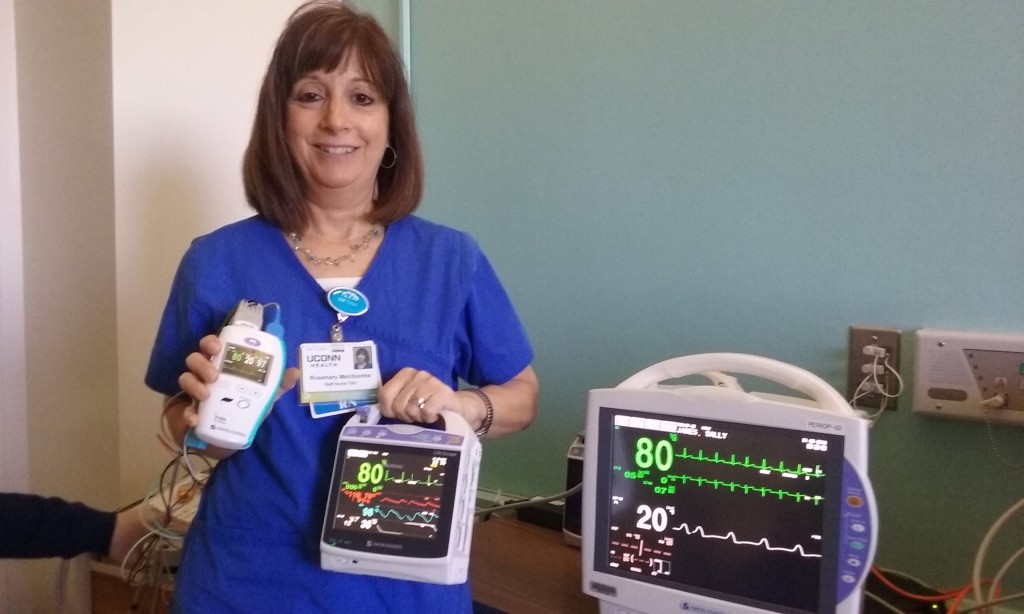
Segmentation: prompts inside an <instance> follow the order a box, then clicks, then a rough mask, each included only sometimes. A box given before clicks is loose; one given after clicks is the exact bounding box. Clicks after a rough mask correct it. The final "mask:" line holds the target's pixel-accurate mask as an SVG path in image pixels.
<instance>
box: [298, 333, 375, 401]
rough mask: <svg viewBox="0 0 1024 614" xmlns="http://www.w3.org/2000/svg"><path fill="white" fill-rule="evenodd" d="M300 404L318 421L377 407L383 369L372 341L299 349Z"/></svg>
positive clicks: (309, 345) (307, 346) (318, 345)
mask: <svg viewBox="0 0 1024 614" xmlns="http://www.w3.org/2000/svg"><path fill="white" fill-rule="evenodd" d="M299 372H300V373H301V376H300V378H299V402H300V403H303V404H308V405H309V412H310V414H311V415H312V416H313V417H314V418H324V417H326V416H333V415H335V414H340V413H342V412H346V411H351V410H352V409H355V408H359V407H365V406H368V405H374V404H376V403H377V392H378V391H379V390H380V369H379V368H378V367H377V345H376V344H375V343H374V342H372V341H357V342H347V343H304V344H302V345H301V346H299Z"/></svg>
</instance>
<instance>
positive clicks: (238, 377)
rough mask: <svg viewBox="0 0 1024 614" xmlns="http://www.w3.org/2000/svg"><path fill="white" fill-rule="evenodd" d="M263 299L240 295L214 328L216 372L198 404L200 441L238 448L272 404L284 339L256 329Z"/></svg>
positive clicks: (247, 440) (243, 445) (253, 433)
mask: <svg viewBox="0 0 1024 614" xmlns="http://www.w3.org/2000/svg"><path fill="white" fill-rule="evenodd" d="M262 328H263V305H261V304H259V303H256V302H253V301H245V300H243V301H241V302H240V303H239V304H238V306H237V307H236V308H235V311H234V313H233V314H232V315H231V320H230V321H229V323H228V324H227V326H225V327H224V328H222V329H221V331H220V335H219V336H220V343H221V349H220V353H218V354H217V355H216V356H214V357H213V364H214V366H215V367H217V368H218V369H219V370H220V375H219V376H218V377H217V381H215V382H214V383H213V384H212V385H211V386H210V397H209V398H208V399H207V400H205V401H203V402H202V403H200V404H199V411H198V414H199V423H198V424H197V425H196V427H195V435H196V437H198V438H199V439H201V440H203V441H205V442H206V443H209V444H213V445H215V446H220V447H222V448H228V449H231V450H241V449H243V448H248V447H249V446H250V445H252V440H253V437H255V436H256V430H257V429H258V428H259V426H260V424H262V423H263V419H264V418H265V417H266V416H267V412H268V411H270V407H271V406H272V405H273V404H274V397H275V395H276V394H277V390H278V387H279V386H280V385H281V377H282V376H283V375H284V362H285V359H284V341H282V340H281V338H279V337H277V336H275V335H273V334H271V333H268V332H264V331H263V330H262Z"/></svg>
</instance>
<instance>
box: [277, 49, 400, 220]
mask: <svg viewBox="0 0 1024 614" xmlns="http://www.w3.org/2000/svg"><path fill="white" fill-rule="evenodd" d="M359 66H360V63H359V59H358V58H357V57H350V58H347V61H343V62H342V63H341V65H340V66H339V67H338V68H336V69H335V70H333V71H330V72H327V71H320V70H318V71H314V72H311V73H309V74H307V75H305V76H303V77H302V78H300V79H299V80H298V81H297V82H296V83H295V85H294V86H293V87H292V91H291V95H290V97H289V99H288V112H287V137H288V146H289V149H290V150H291V153H292V156H293V158H294V159H295V161H296V163H297V164H298V166H299V168H300V169H301V170H302V174H303V177H304V178H305V181H306V186H307V190H308V191H307V195H308V196H309V198H310V200H311V201H312V202H313V203H315V204H327V203H328V202H333V201H335V200H337V199H339V198H342V199H345V200H346V202H358V203H359V204H363V205H371V204H372V199H373V190H374V184H375V181H376V177H377V169H378V167H379V166H380V162H381V159H382V158H383V156H384V150H385V148H386V147H387V145H388V106H387V104H386V103H385V101H384V99H383V97H382V96H381V95H380V93H379V92H378V89H377V88H376V87H375V86H374V85H373V84H372V83H370V82H369V81H368V80H367V78H366V76H365V75H363V74H362V72H361V71H360V70H359Z"/></svg>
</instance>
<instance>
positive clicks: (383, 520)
mask: <svg viewBox="0 0 1024 614" xmlns="http://www.w3.org/2000/svg"><path fill="white" fill-rule="evenodd" d="M441 418H442V419H443V421H444V428H443V429H435V428H429V427H424V426H418V425H414V424H404V423H403V424H380V422H379V421H380V413H379V412H378V411H377V410H376V408H375V406H374V408H373V409H372V410H370V411H369V415H368V416H367V417H365V418H364V416H363V415H361V414H359V413H357V414H356V415H354V416H353V417H352V418H350V419H349V421H348V423H347V424H346V425H345V426H344V427H342V429H341V434H340V435H339V436H338V450H337V455H336V457H335V462H334V471H333V474H332V476H331V492H330V495H329V496H328V500H327V511H326V513H325V515H324V526H323V534H322V537H321V541H320V566H321V567H322V568H323V569H326V570H329V571H340V572H345V573H352V574H361V575H373V576H383V577H388V578H397V579H401V580H415V581H419V582H432V583H435V584H461V583H463V582H465V581H466V579H467V577H468V574H469V546H470V539H471V537H472V532H473V519H474V509H475V506H476V487H477V477H478V475H479V469H480V455H481V452H480V442H479V441H478V440H477V437H476V434H474V433H473V430H472V429H471V428H469V425H467V424H466V422H465V420H463V419H462V417H461V416H459V415H458V414H455V413H452V412H449V411H442V412H441Z"/></svg>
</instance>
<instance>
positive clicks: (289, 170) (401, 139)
mask: <svg viewBox="0 0 1024 614" xmlns="http://www.w3.org/2000/svg"><path fill="white" fill-rule="evenodd" d="M352 58H358V61H359V64H360V66H359V67H360V69H361V70H362V73H363V75H364V76H365V77H366V79H367V80H368V81H370V82H371V83H372V84H373V85H374V87H376V88H377V91H378V92H379V94H380V95H381V96H382V97H383V99H384V102H385V103H386V104H387V106H388V116H389V126H388V135H389V138H390V145H391V147H392V148H393V149H394V165H393V166H390V167H389V168H385V167H384V166H381V167H380V168H379V169H378V170H377V195H376V199H375V202H374V206H373V212H372V214H371V215H372V217H373V220H372V221H374V222H379V223H382V224H388V223H390V222H393V221H395V220H397V219H400V218H402V217H405V216H406V215H409V214H410V213H412V212H413V211H415V210H416V207H417V206H418V205H419V201H420V198H421V196H422V195H423V156H422V154H421V152H420V143H419V137H417V136H416V123H415V120H414V118H413V109H412V99H411V98H410V96H409V85H408V83H407V82H406V80H405V72H404V67H403V65H402V60H401V58H400V57H399V55H398V53H397V52H396V51H395V48H394V47H393V46H392V44H391V41H390V39H388V36H387V34H385V33H384V30H383V29H382V28H381V27H380V25H379V24H378V23H377V22H376V21H375V20H374V19H373V17H371V16H369V15H366V14H363V13H359V12H356V11H355V10H353V9H352V8H350V7H348V6H346V5H345V4H344V3H343V2H342V1H340V0H313V1H312V2H307V3H306V4H303V5H302V6H300V7H299V8H298V9H297V10H296V11H295V12H294V13H292V15H291V17H290V18H289V19H288V23H287V25H286V26H285V29H284V31H283V32H282V33H281V36H280V38H278V40H277V45H276V47H275V48H274V54H273V56H272V57H271V60H270V65H269V66H268V67H267V74H266V76H265V77H264V78H263V86H262V87H261V88H260V95H259V102H258V103H257V107H256V116H255V119H254V120H253V126H252V135H251V136H250V138H249V146H248V147H247V148H246V150H245V157H244V160H243V163H242V179H243V182H244V184H245V196H246V199H247V200H248V201H249V204H250V205H251V206H252V208H253V209H255V210H256V212H257V213H259V214H260V215H261V216H263V217H264V218H266V219H267V220H269V221H270V222H272V223H274V224H276V225H278V226H279V227H281V228H282V229H284V230H286V231H289V232H300V231H302V230H303V229H304V228H305V226H306V223H307V222H308V220H309V209H308V205H307V202H306V189H307V186H306V181H305V178H304V177H303V175H302V171H301V170H300V168H299V167H298V165H297V164H296V162H295V159H294V158H293V157H292V154H291V149H290V148H289V147H288V137H287V135H286V123H287V113H288V100H289V98H290V96H291V91H292V87H293V86H294V85H295V82H296V81H298V80H299V79H301V78H302V77H304V76H305V75H307V74H309V73H310V72H313V71H316V70H327V71H329V70H334V69H335V68H336V67H338V66H340V65H341V64H342V62H348V61H350V60H351V59H352ZM391 157H392V156H391V154H390V153H388V152H386V153H385V154H384V161H385V163H386V162H387V161H388V160H390V159H391Z"/></svg>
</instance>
